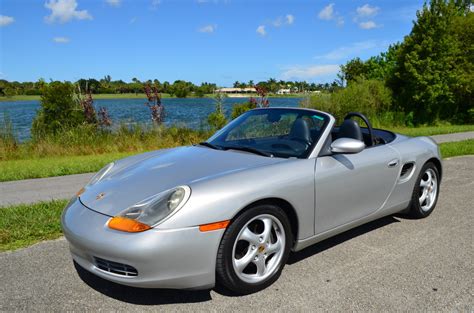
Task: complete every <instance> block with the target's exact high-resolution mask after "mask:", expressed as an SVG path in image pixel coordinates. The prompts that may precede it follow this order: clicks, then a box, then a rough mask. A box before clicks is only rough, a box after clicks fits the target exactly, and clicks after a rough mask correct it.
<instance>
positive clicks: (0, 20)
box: [0, 15, 15, 26]
mask: <svg viewBox="0 0 474 313" xmlns="http://www.w3.org/2000/svg"><path fill="white" fill-rule="evenodd" d="M14 21H15V19H14V18H13V17H11V16H6V15H0V26H7V25H10V24H11V23H13V22H14Z"/></svg>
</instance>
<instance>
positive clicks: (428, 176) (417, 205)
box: [410, 162, 440, 218]
mask: <svg viewBox="0 0 474 313" xmlns="http://www.w3.org/2000/svg"><path fill="white" fill-rule="evenodd" d="M439 183H440V180H439V172H438V168H437V167H436V165H434V163H431V162H428V163H425V165H423V168H422V169H421V171H420V174H419V175H418V177H417V179H416V182H415V187H414V188H413V194H412V197H411V203H410V215H411V216H412V217H414V218H424V217H427V216H428V215H430V214H431V212H433V210H434V208H435V207H436V203H437V202H438V195H439ZM422 200H423V201H422Z"/></svg>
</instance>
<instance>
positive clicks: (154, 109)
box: [144, 84, 165, 124]
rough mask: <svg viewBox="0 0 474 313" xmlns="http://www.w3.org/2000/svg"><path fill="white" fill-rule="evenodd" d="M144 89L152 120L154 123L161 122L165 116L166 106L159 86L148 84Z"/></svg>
mask: <svg viewBox="0 0 474 313" xmlns="http://www.w3.org/2000/svg"><path fill="white" fill-rule="evenodd" d="M144 89H145V94H146V97H147V100H148V101H147V102H146V103H145V105H146V106H147V107H149V108H150V112H151V120H152V121H153V123H156V124H161V123H162V122H163V120H164V117H165V116H164V115H165V114H164V113H165V108H164V106H163V105H162V104H161V95H160V93H159V92H158V88H157V87H156V86H151V85H150V84H146V85H145V87H144Z"/></svg>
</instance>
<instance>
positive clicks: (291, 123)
mask: <svg viewBox="0 0 474 313" xmlns="http://www.w3.org/2000/svg"><path fill="white" fill-rule="evenodd" d="M328 121H329V118H328V116H326V115H324V114H321V113H318V112H315V111H311V110H304V109H277V108H271V109H258V110H251V111H248V112H246V113H245V114H243V115H241V116H240V117H238V118H237V119H235V120H233V121H232V122H231V123H229V124H228V125H227V126H226V127H224V128H223V129H221V130H220V131H219V132H217V133H216V134H215V135H214V136H212V137H211V138H210V139H209V140H208V141H207V143H209V144H211V145H212V146H213V147H215V148H218V149H223V150H228V149H236V150H243V151H247V152H250V153H256V154H260V155H266V156H276V157H283V158H289V157H297V158H305V157H307V156H308V155H309V154H310V153H311V150H312V149H313V147H314V146H315V145H316V143H317V142H318V140H319V137H320V135H321V133H322V132H323V130H324V128H325V127H326V125H327V124H328Z"/></svg>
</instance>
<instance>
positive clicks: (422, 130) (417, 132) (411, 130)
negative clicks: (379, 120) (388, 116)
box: [382, 125, 474, 137]
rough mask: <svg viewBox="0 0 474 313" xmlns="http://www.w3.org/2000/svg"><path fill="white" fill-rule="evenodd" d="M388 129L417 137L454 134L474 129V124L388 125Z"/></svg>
mask: <svg viewBox="0 0 474 313" xmlns="http://www.w3.org/2000/svg"><path fill="white" fill-rule="evenodd" d="M382 128H383V127H382ZM387 129H388V130H391V131H393V132H396V133H399V134H403V135H407V136H413V137H415V136H433V135H441V134H452V133H462V132H467V131H474V125H445V126H424V127H387Z"/></svg>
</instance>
